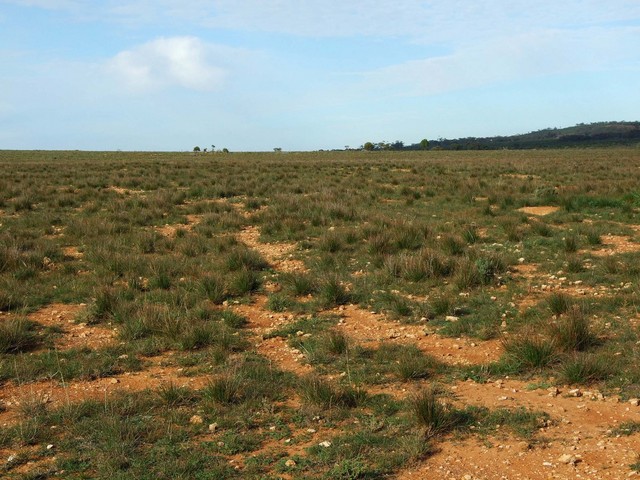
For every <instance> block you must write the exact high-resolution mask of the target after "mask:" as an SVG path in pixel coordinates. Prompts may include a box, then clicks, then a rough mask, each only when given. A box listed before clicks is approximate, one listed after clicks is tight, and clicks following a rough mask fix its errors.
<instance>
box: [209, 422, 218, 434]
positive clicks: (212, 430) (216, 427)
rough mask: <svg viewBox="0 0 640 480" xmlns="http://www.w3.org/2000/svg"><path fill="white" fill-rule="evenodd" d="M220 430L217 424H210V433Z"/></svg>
mask: <svg viewBox="0 0 640 480" xmlns="http://www.w3.org/2000/svg"><path fill="white" fill-rule="evenodd" d="M217 429H218V424H217V423H210V424H209V431H210V432H215V431H216V430H217Z"/></svg>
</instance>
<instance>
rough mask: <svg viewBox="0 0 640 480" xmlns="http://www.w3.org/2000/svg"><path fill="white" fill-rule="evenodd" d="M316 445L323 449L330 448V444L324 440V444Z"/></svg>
mask: <svg viewBox="0 0 640 480" xmlns="http://www.w3.org/2000/svg"><path fill="white" fill-rule="evenodd" d="M318 445H320V446H321V447H324V448H329V447H330V446H331V442H330V441H328V440H325V441H324V442H320V443H319V444H318Z"/></svg>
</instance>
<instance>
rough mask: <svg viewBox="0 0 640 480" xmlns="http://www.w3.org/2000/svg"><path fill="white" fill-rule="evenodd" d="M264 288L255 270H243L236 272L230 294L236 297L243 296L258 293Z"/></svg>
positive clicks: (231, 280)
mask: <svg viewBox="0 0 640 480" xmlns="http://www.w3.org/2000/svg"><path fill="white" fill-rule="evenodd" d="M261 286H262V280H261V278H260V276H259V275H258V274H257V273H256V272H255V271H253V270H250V269H248V268H243V269H242V270H240V271H238V272H235V274H234V275H233V276H232V277H231V279H230V281H229V293H231V294H232V295H234V296H238V297H240V296H242V295H246V294H249V293H254V292H257V291H258V290H259V289H260V287H261Z"/></svg>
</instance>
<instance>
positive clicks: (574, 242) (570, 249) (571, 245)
mask: <svg viewBox="0 0 640 480" xmlns="http://www.w3.org/2000/svg"><path fill="white" fill-rule="evenodd" d="M562 248H563V249H564V251H565V252H566V253H575V252H577V251H578V236H577V235H576V234H575V233H570V234H568V235H567V236H565V237H564V238H563V240H562Z"/></svg>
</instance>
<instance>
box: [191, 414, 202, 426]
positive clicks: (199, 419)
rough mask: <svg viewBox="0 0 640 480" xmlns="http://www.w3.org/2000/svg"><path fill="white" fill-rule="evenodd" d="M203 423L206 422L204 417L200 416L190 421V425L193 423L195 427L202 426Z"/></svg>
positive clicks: (195, 416)
mask: <svg viewBox="0 0 640 480" xmlns="http://www.w3.org/2000/svg"><path fill="white" fill-rule="evenodd" d="M203 422H204V420H203V419H202V417H201V416H200V415H194V416H193V417H191V418H190V419H189V423H191V424H193V425H200V424H201V423H203Z"/></svg>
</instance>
